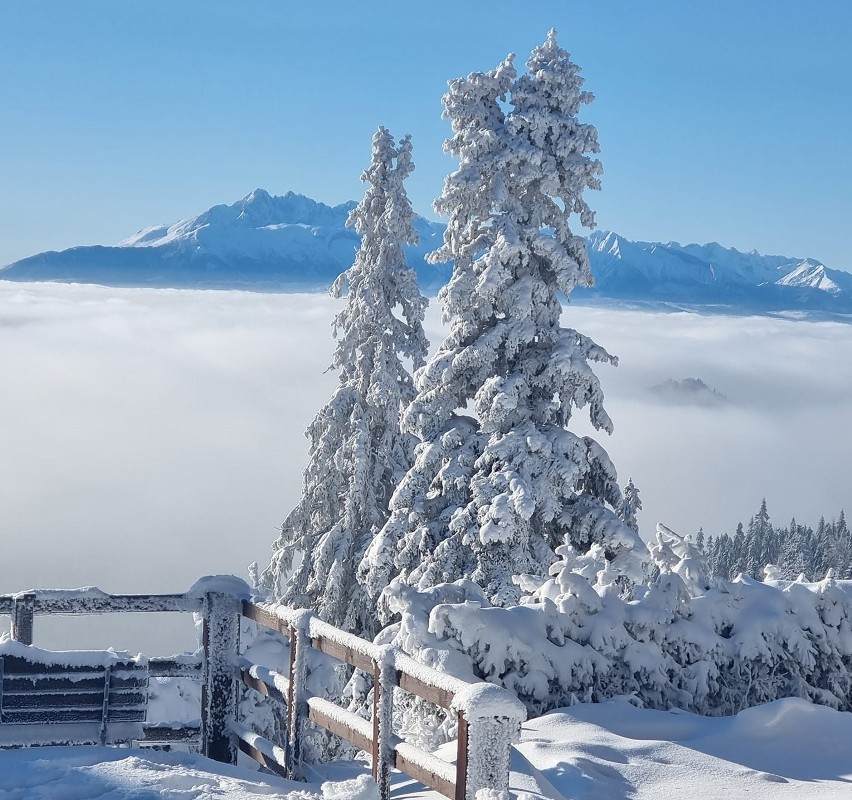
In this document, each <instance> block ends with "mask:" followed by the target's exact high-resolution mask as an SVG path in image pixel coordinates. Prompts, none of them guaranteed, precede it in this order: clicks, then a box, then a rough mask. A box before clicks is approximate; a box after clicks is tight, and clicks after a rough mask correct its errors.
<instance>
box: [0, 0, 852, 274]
mask: <svg viewBox="0 0 852 800" xmlns="http://www.w3.org/2000/svg"><path fill="white" fill-rule="evenodd" d="M551 26H554V27H556V28H557V29H558V31H559V38H560V43H561V44H562V45H563V46H564V47H566V48H567V49H568V50H569V51H570V52H571V53H572V55H573V56H574V59H575V60H576V61H577V63H578V64H580V66H581V67H582V68H583V73H584V75H585V77H586V80H587V88H588V89H590V90H591V91H592V92H594V94H595V95H596V97H597V100H596V102H595V103H594V104H593V105H592V106H591V107H589V109H588V113H587V115H586V119H587V120H588V121H591V122H593V123H595V124H596V125H597V126H598V130H599V134H600V141H601V145H602V149H603V152H602V155H601V158H602V160H603V163H604V168H605V174H604V187H603V191H602V192H600V193H593V194H592V195H591V196H590V197H589V200H590V202H591V204H592V206H593V208H595V209H596V210H597V213H598V225H599V227H603V228H610V229H613V230H616V231H618V232H619V233H621V234H623V235H625V236H628V237H630V238H634V239H637V238H638V239H646V240H663V241H668V240H671V239H675V240H678V241H682V242H684V241H699V242H705V241H710V240H716V241H719V242H721V243H722V244H725V245H728V246H735V247H738V248H740V249H751V248H757V249H758V250H761V251H762V252H770V253H783V254H785V255H798V256H813V257H816V258H819V259H821V260H823V261H825V262H826V263H827V264H828V265H829V266H835V267H840V268H846V269H850V270H852V248H850V245H849V236H848V235H847V231H848V230H849V228H850V216H852V156H850V141H852V132H850V131H852V44H850V42H852V2H849V0H820V1H819V2H814V3H804V2H801V0H796V1H795V2H793V1H791V0H714V2H698V1H697V0H696V1H695V2H692V0H645V1H644V2H641V1H640V0H594V2H591V0H587V2H585V3H579V2H574V0H523V2H520V0H519V2H512V3H510V2H505V1H504V0H488V2H484V0H483V1H482V2H475V1H474V0H467V1H466V2H465V1H464V0H432V2H428V3H426V2H415V1H414V0H412V2H404V1H400V0H397V2H384V1H380V0H358V2H354V1H353V0H332V1H329V0H318V1H316V2H311V3H296V2H289V0H253V1H252V2H237V0H232V2H220V0H134V2H116V0H74V2H68V0H54V1H53V2H44V1H43V0H3V2H2V4H0V264H5V263H8V262H9V261H12V260H14V259H17V258H21V257H23V256H26V255H30V254H32V253H34V252H38V251H41V250H47V249H61V248H64V247H70V246H73V245H76V244H94V243H104V244H111V243H114V242H116V241H118V240H119V239H121V238H123V237H125V236H127V235H129V234H131V233H133V232H135V231H136V230H138V229H139V228H142V227H145V226H147V225H153V224H157V223H161V222H172V221H175V220H176V219H179V218H182V217H187V216H191V215H193V214H197V213H199V212H201V211H203V210H204V209H206V208H208V207H209V206H211V205H214V204H217V203H231V202H234V201H235V200H237V199H239V198H240V197H242V196H244V195H245V194H247V193H248V192H249V191H251V190H252V189H254V188H255V187H258V186H262V187H264V188H266V189H268V190H269V191H270V192H273V193H276V194H282V193H284V192H286V191H287V190H290V189H292V190H294V191H297V192H302V193H304V194H308V195H310V196H312V197H315V198H317V199H319V200H323V201H325V202H329V203H337V202H341V201H343V200H347V199H358V198H359V197H360V196H361V194H362V193H363V190H362V187H361V184H360V181H359V175H360V172H361V170H362V169H363V167H364V166H365V165H366V163H367V160H368V157H369V142H370V137H371V135H372V133H373V131H374V130H375V128H376V127H377V126H378V125H380V124H381V125H386V126H387V127H389V128H390V129H391V131H392V132H393V133H395V134H397V135H401V134H403V133H406V132H410V133H411V134H412V135H413V137H414V146H415V161H416V163H417V171H416V172H415V174H414V175H413V176H412V178H411V179H410V182H409V193H410V195H411V197H412V200H413V202H414V205H415V208H416V209H417V210H418V211H420V212H421V213H425V214H428V215H431V213H432V212H431V208H430V204H431V201H432V199H433V198H434V196H435V195H436V194H437V193H438V192H439V191H440V189H441V185H442V181H443V177H444V175H445V174H446V173H447V172H448V171H449V170H450V169H451V168H452V167H453V162H452V161H451V160H450V159H449V158H447V157H446V156H444V155H443V154H442V152H441V143H442V141H443V139H444V138H445V136H446V135H447V133H448V126H447V123H446V122H444V121H443V120H441V104H440V98H441V94H442V92H443V90H444V88H445V85H446V81H447V80H448V79H450V78H453V77H455V76H457V75H462V74H466V73H468V72H471V71H473V70H480V69H490V68H491V67H493V66H494V65H495V64H496V63H497V62H498V61H499V60H500V59H501V58H503V57H504V56H505V55H506V53H507V52H509V51H514V52H516V53H517V54H518V56H519V61H520V62H521V63H523V61H524V60H526V57H527V55H528V54H529V51H530V50H531V49H532V47H533V46H534V45H536V44H537V43H539V42H540V41H542V40H543V39H544V37H545V34H546V32H547V29H548V28H549V27H551Z"/></svg>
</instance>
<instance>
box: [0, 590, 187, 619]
mask: <svg viewBox="0 0 852 800" xmlns="http://www.w3.org/2000/svg"><path fill="white" fill-rule="evenodd" d="M96 591H97V590H96ZM203 603H204V601H203V599H202V598H201V597H193V596H188V595H185V594H107V593H106V592H101V593H99V594H95V593H93V592H91V591H87V590H83V591H81V592H75V591H73V590H68V591H65V590H49V591H45V592H39V591H36V592H35V607H34V611H35V613H36V614H110V613H133V612H137V611H138V612H142V613H145V612H157V611H180V612H185V611H201V608H202V605H203ZM14 606H15V595H13V594H6V595H0V614H12V613H13V609H14Z"/></svg>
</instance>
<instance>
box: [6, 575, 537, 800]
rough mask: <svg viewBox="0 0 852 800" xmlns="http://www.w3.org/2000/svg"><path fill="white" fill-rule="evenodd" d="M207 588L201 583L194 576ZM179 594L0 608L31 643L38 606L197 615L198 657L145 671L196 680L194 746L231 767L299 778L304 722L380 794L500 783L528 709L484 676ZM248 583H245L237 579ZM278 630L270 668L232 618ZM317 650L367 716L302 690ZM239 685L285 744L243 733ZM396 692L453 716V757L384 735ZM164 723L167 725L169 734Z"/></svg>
mask: <svg viewBox="0 0 852 800" xmlns="http://www.w3.org/2000/svg"><path fill="white" fill-rule="evenodd" d="M198 585H199V586H204V583H203V581H202V582H200V583H199V584H198ZM207 588H208V589H209V590H208V591H201V590H199V591H195V592H193V591H190V592H188V593H186V594H180V595H109V594H105V593H104V592H101V591H99V590H97V589H88V590H80V591H53V590H51V591H36V592H27V593H23V594H17V595H0V614H9V615H10V616H11V618H12V625H11V629H12V638H14V639H16V640H17V641H20V642H23V643H25V644H32V642H33V622H34V616H35V615H36V614H57V613H58V614H102V613H111V612H139V611H143V612H151V611H154V612H156V611H178V612H195V613H201V614H202V615H203V617H202V618H203V625H202V641H203V647H202V654H201V659H200V660H198V661H195V662H192V661H191V660H190V661H187V660H186V659H180V660H177V661H175V660H170V659H152V660H151V661H150V662H149V664H150V665H151V671H150V674H151V675H152V676H176V677H180V676H187V675H195V676H200V678H201V680H202V700H201V727H200V731H199V730H198V729H196V733H197V734H198V735H199V738H200V746H201V750H202V752H203V753H204V754H205V755H207V756H208V757H210V758H213V759H215V760H217V761H222V762H225V763H231V764H234V763H236V760H237V751H238V750H242V751H243V752H244V753H246V754H248V755H249V756H251V757H252V758H254V759H255V760H257V761H258V762H260V763H261V764H262V765H263V766H265V767H267V768H268V769H270V770H272V771H274V772H276V773H278V774H280V775H284V776H286V777H290V778H298V777H300V764H301V753H300V746H301V741H302V738H303V730H304V726H305V725H306V724H307V723H308V722H312V723H314V724H315V725H319V726H320V727H322V728H324V729H326V730H328V731H331V732H332V733H334V734H336V735H338V736H341V737H342V738H344V739H346V740H347V741H349V742H350V743H352V744H353V745H355V746H356V747H358V748H360V749H363V750H364V751H366V752H367V753H368V754H370V756H371V761H372V772H373V776H374V777H375V779H376V782H377V783H378V785H379V789H380V793H381V796H382V798H383V800H386V799H387V798H388V797H389V794H390V774H391V770H392V769H394V768H395V769H398V770H399V771H400V772H403V773H405V774H406V775H408V776H410V777H412V778H414V779H415V780H418V781H420V782H421V783H423V784H425V785H426V786H429V787H431V788H432V789H435V790H436V791H438V792H440V793H441V794H443V795H445V796H447V797H450V798H453V800H468V798H469V799H470V800H472V799H473V798H474V796H475V794H476V792H477V791H478V790H479V789H482V788H491V789H497V790H501V791H506V790H507V789H508V776H509V758H510V750H511V742H512V741H513V740H514V738H515V736H516V735H517V732H518V729H519V727H520V724H521V722H522V721H523V720H524V719H525V717H526V714H525V710H524V707H523V706H522V705H521V704H520V703H519V702H518V700H517V699H516V698H515V697H514V696H513V695H512V694H511V693H509V692H507V691H506V690H504V689H502V688H500V687H497V686H493V685H492V684H488V683H482V682H479V683H467V682H465V681H462V680H459V679H457V678H454V677H452V676H450V675H447V674H445V673H442V672H439V671H437V670H434V669H431V668H429V667H427V666H425V665H423V664H421V663H419V662H417V661H415V660H414V659H412V658H411V657H409V656H408V655H406V654H405V653H403V652H402V651H401V650H399V649H398V648H394V647H390V646H378V645H375V644H373V643H371V642H368V641H365V640H364V639H360V638H359V637H357V636H353V635H351V634H349V633H346V632H345V631H342V630H339V629H338V628H335V627H333V626H331V625H328V624H327V623H325V622H323V621H322V620H320V619H319V618H318V617H317V616H316V615H315V614H313V613H312V612H310V611H305V610H296V609H290V608H287V607H285V606H280V605H271V604H262V603H257V602H252V600H251V599H249V598H248V595H247V592H246V593H241V592H239V591H221V590H217V589H219V588H220V587H217V585H216V582H215V579H212V580H210V581H209V583H208V584H207ZM246 588H247V587H246ZM241 616H242V617H246V618H248V619H250V620H253V621H254V622H255V623H257V624H258V625H261V626H264V627H266V628H270V629H272V630H274V631H277V632H278V633H280V634H281V635H282V636H283V637H284V638H285V639H286V640H287V641H288V642H289V654H290V655H289V663H288V664H287V665H286V666H285V665H282V667H283V669H282V671H277V670H271V669H268V668H266V667H263V666H260V665H258V664H255V663H252V662H250V661H248V660H247V659H246V658H244V657H241V656H240V652H239V650H240V648H239V631H240V618H241ZM311 649H313V650H317V651H319V652H322V653H325V654H326V655H328V656H331V657H333V658H335V659H337V660H339V661H341V662H343V663H345V664H348V665H350V666H352V667H355V668H357V669H359V670H362V671H364V672H365V673H367V674H368V675H370V676H372V678H373V696H372V718H371V719H364V718H363V717H360V716H359V715H357V714H355V713H352V712H350V711H348V710H346V709H344V708H341V707H340V706H338V705H336V704H335V703H333V702H331V701H329V700H327V699H324V698H320V697H313V696H310V694H309V692H308V682H307V677H308V660H309V655H308V654H309V651H310V650H311ZM240 684H243V685H245V686H247V687H249V688H251V689H254V690H255V691H257V692H259V693H260V694H261V695H263V696H265V697H267V698H271V699H273V700H275V701H276V702H278V703H280V704H281V705H283V707H284V708H286V722H287V739H286V746H285V747H283V748H282V747H280V746H278V745H276V744H275V743H273V742H271V741H270V740H268V739H266V738H264V737H263V736H261V735H259V734H258V733H256V732H255V731H253V730H252V729H251V727H250V726H249V724H248V723H247V721H245V720H242V719H240V717H239V713H238V699H239V685H240ZM395 689H396V690H401V691H403V692H407V693H410V694H413V695H416V696H417V697H420V698H422V699H423V700H426V701H427V702H430V703H432V704H434V705H436V706H439V707H441V708H444V709H447V710H450V711H453V712H455V713H456V714H457V715H458V747H457V753H456V762H455V764H452V763H450V762H448V761H444V760H442V759H440V758H438V757H436V756H435V755H433V754H431V753H428V752H425V751H423V750H420V749H419V748H417V747H415V746H414V745H412V744H409V743H406V742H404V741H402V740H400V739H399V738H398V737H397V736H396V735H395V734H394V732H393V703H394V694H395V691H394V690H395ZM148 731H150V734H149V733H148V732H147V731H146V737H147V738H153V739H158V740H159V734H160V733H162V738H163V739H166V738H173V739H180V738H186V737H187V736H189V735H191V733H192V729H191V728H184V729H179V730H178V731H175V730H173V729H171V728H168V729H164V730H162V731H160V729H158V728H156V726H148ZM167 731H172V733H171V735H169V734H168V732H167Z"/></svg>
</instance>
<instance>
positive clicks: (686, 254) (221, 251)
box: [0, 189, 852, 314]
mask: <svg viewBox="0 0 852 800" xmlns="http://www.w3.org/2000/svg"><path fill="white" fill-rule="evenodd" d="M353 206H354V203H351V202H350V203H343V204H341V205H338V206H327V205H325V204H324V203H320V202H317V201H316V200H312V199H310V198H309V197H305V196H304V195H300V194H295V193H293V192H288V193H287V194H285V195H284V196H282V197H276V196H272V195H270V194H269V193H268V192H266V191H264V190H263V189H256V190H255V191H254V192H252V193H251V194H249V195H248V196H246V197H244V198H243V199H242V200H239V201H238V202H236V203H233V204H232V205H219V206H214V207H213V208H211V209H209V210H207V211H205V212H204V213H202V214H199V215H198V216H196V217H192V218H190V219H185V220H181V221H179V222H176V223H174V224H173V225H160V226H156V227H152V228H145V229H144V230H141V231H139V233H137V234H135V235H133V236H131V237H129V238H127V239H125V240H124V241H122V242H119V244H118V245H116V246H114V247H105V246H100V245H97V246H91V247H73V248H71V249H69V250H63V251H62V252H47V253H40V254H38V255H34V256H30V257H29V258H25V259H22V260H21V261H17V262H15V263H14V264H10V265H9V266H7V267H5V268H3V269H2V270H0V278H3V279H6V280H19V281H73V282H79V283H100V284H106V285H109V286H169V287H199V288H244V289H254V290H272V291H282V290H289V291H296V290H301V291H308V290H320V289H325V288H327V287H328V286H329V285H330V284H331V282H332V281H333V280H334V278H335V277H336V276H337V275H338V274H339V273H340V272H342V271H343V270H344V269H346V268H347V267H349V266H350V265H351V264H352V259H353V258H354V254H355V249H356V248H357V246H358V235H357V234H356V233H355V232H354V231H352V230H350V229H348V228H347V227H346V225H345V223H346V218H347V216H348V214H349V211H350V210H351V209H352V208H353ZM415 227H416V229H417V231H418V233H419V234H420V239H421V241H420V244H419V245H417V246H415V247H409V248H407V253H408V259H409V263H410V264H411V265H412V266H413V267H414V269H415V270H416V271H417V274H418V278H419V279H420V283H421V286H422V287H423V288H424V290H425V291H427V292H434V291H436V290H437V289H438V287H439V286H441V285H442V284H443V283H444V282H446V280H447V279H448V278H449V275H450V270H451V267H450V265H439V266H432V265H427V264H426V263H425V256H426V254H427V253H428V252H430V251H431V250H434V249H436V248H437V247H438V245H439V244H440V243H441V238H442V236H443V232H444V226H443V225H442V224H441V223H437V222H430V221H429V220H426V219H424V218H423V217H417V218H416V221H415ZM588 241H589V252H590V257H591V261H592V271H593V273H594V275H595V278H596V281H597V285H596V286H595V287H594V288H593V289H588V290H578V291H577V293H576V298H577V299H579V300H582V299H583V298H588V299H596V298H597V299H601V298H611V299H615V300H620V301H629V302H640V303H663V304H677V305H689V306H712V307H720V306H721V307H723V308H724V309H726V310H732V311H747V312H761V311H780V310H801V311H816V312H830V313H838V314H852V274H850V273H848V272H843V271H840V270H833V269H829V268H828V267H826V266H825V265H824V264H821V263H820V262H819V261H815V260H814V259H804V260H803V259H800V258H790V257H787V256H764V255H761V254H760V253H758V252H756V251H751V252H749V253H741V252H740V251H738V250H734V249H728V248H725V247H723V246H722V245H720V244H717V243H716V242H712V243H710V244H704V245H698V244H687V245H680V244H678V243H677V242H668V243H666V244H663V243H659V242H639V241H635V242H634V241H630V240H629V239H625V238H624V237H622V236H619V235H618V234H617V233H613V232H611V231H595V232H593V233H592V234H591V235H590V236H589V238H588Z"/></svg>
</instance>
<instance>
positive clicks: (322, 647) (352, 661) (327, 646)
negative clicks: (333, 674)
mask: <svg viewBox="0 0 852 800" xmlns="http://www.w3.org/2000/svg"><path fill="white" fill-rule="evenodd" d="M311 647H313V648H314V649H315V650H319V651H320V652H323V653H325V654H326V655H329V656H331V657H332V658H336V659H337V660H338V661H342V662H343V663H344V664H349V665H350V666H353V667H357V668H358V669H361V670H364V672H369V673H372V672H373V659H372V658H370V657H369V656H365V655H364V654H363V653H359V652H358V651H357V650H355V649H354V648H352V647H348V646H347V645H344V644H340V642H335V641H334V640H333V639H329V638H327V637H325V636H315V637H313V638H312V639H311Z"/></svg>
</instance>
